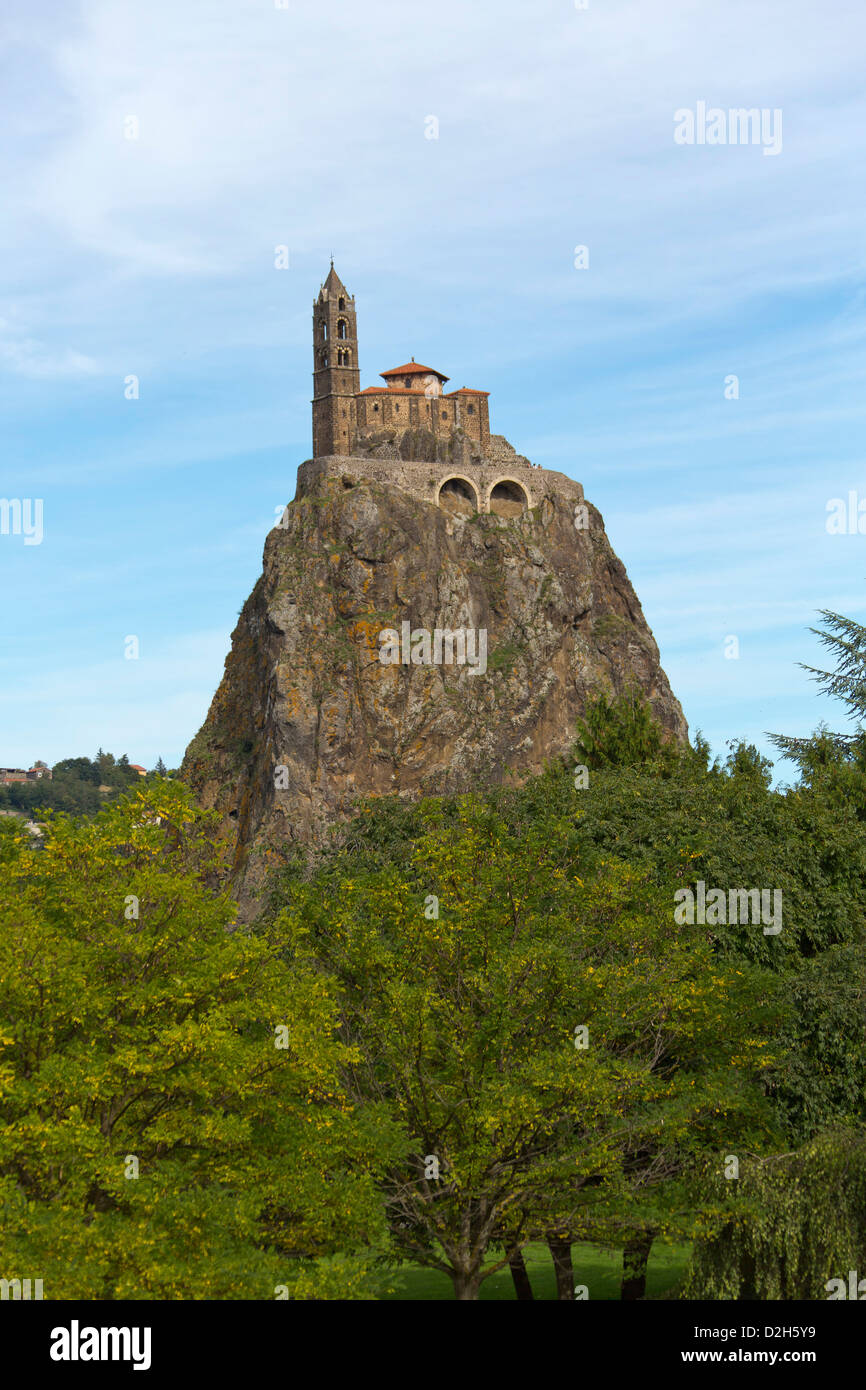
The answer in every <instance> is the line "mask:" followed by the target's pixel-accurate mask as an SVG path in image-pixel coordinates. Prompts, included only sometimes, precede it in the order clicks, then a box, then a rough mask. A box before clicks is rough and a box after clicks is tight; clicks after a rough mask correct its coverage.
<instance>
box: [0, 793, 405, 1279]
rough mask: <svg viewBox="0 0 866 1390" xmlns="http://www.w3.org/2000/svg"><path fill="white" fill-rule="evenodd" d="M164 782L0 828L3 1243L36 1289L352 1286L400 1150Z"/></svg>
mask: <svg viewBox="0 0 866 1390" xmlns="http://www.w3.org/2000/svg"><path fill="white" fill-rule="evenodd" d="M214 834H215V827H214V822H213V818H212V817H211V816H209V815H206V814H204V813H201V812H199V811H198V810H196V808H195V807H194V805H193V803H192V801H191V799H190V797H189V794H188V793H187V792H186V791H185V789H184V788H183V787H182V786H181V785H180V784H179V783H174V782H158V783H152V784H149V785H148V786H147V787H140V788H137V789H136V791H135V792H134V793H133V794H131V795H130V796H129V797H127V798H125V799H123V800H121V801H118V802H117V803H113V804H111V805H109V806H107V807H105V808H104V809H103V810H102V811H101V812H100V814H99V815H98V816H96V817H95V818H94V819H93V820H73V819H69V818H67V817H65V816H58V817H56V818H51V819H50V821H49V823H48V826H47V829H46V844H45V848H44V849H43V850H41V851H40V852H38V853H35V852H32V851H31V850H29V849H28V848H27V847H26V845H25V842H24V839H23V837H22V836H21V835H20V834H18V835H17V836H15V835H14V834H13V835H10V834H9V833H8V832H7V833H6V835H4V837H3V839H2V850H0V852H2V854H3V856H4V865H3V867H4V873H3V889H4V894H3V901H2V904H0V1043H2V1047H0V1122H2V1124H0V1243H2V1249H3V1257H4V1269H5V1270H6V1271H7V1272H11V1273H14V1272H15V1271H17V1270H22V1271H26V1272H27V1273H30V1272H35V1273H36V1274H37V1275H38V1276H39V1277H43V1278H44V1282H45V1291H46V1296H47V1297H49V1298H85V1299H126V1298H172V1299H176V1298H182V1299H203V1298H229V1299H238V1298H257V1299H258V1298H272V1297H274V1296H275V1289H277V1288H283V1287H285V1289H286V1290H287V1291H288V1292H289V1294H290V1295H291V1296H292V1297H308V1296H316V1297H322V1296H325V1297H340V1298H343V1297H352V1296H365V1295H366V1294H367V1293H368V1291H369V1288H370V1282H369V1280H370V1271H371V1261H372V1259H373V1258H374V1257H375V1255H376V1253H377V1251H378V1250H380V1249H381V1248H382V1245H383V1242H384V1239H385V1225H384V1219H383V1213H382V1205H381V1199H380V1197H379V1194H378V1191H377V1189H376V1186H375V1177H376V1175H377V1173H378V1172H379V1170H380V1169H381V1168H382V1166H383V1164H384V1163H385V1162H386V1161H392V1160H393V1157H394V1155H395V1153H398V1152H400V1151H401V1139H400V1136H399V1134H398V1132H397V1130H396V1128H395V1126H394V1125H393V1124H392V1123H391V1122H389V1121H387V1120H386V1119H385V1118H384V1117H383V1116H382V1114H381V1113H380V1111H378V1110H377V1109H376V1107H368V1108H366V1109H365V1111H364V1114H363V1115H361V1116H359V1115H357V1114H356V1113H355V1111H354V1108H353V1106H352V1104H351V1102H350V1100H349V1099H348V1098H347V1096H346V1095H345V1093H344V1092H343V1091H342V1089H341V1086H340V1083H339V1075H340V1072H341V1070H342V1069H345V1068H346V1067H347V1066H349V1065H350V1064H351V1062H352V1061H353V1056H354V1054H353V1053H352V1051H351V1049H350V1048H349V1047H348V1046H347V1044H346V1043H345V1042H344V1041H341V1040H340V1038H339V1037H338V1035H337V1031H336V1029H337V1024H338V1022H339V1018H338V1012H337V1002H336V999H335V997H334V995H333V992H332V991H331V989H330V987H329V985H328V982H327V981H326V980H325V979H324V978H323V977H318V978H312V977H310V976H299V975H296V974H293V973H292V972H291V971H290V970H288V969H287V967H286V965H285V963H284V962H283V960H282V959H281V956H280V953H279V950H278V945H277V943H276V942H275V941H274V940H273V939H272V938H271V937H270V936H269V934H268V933H267V931H265V932H262V933H260V934H258V935H251V934H250V933H249V932H248V931H246V930H243V929H241V928H239V927H237V925H236V924H235V915H236V909H235V905H234V904H233V903H232V901H231V900H230V898H229V897H228V896H226V895H216V896H215V895H213V894H212V893H211V892H209V891H208V890H207V889H206V888H205V887H204V886H203V881H202V880H203V877H204V876H205V875H207V874H208V873H209V872H211V871H212V870H213V868H214V867H215V855H216V850H215V846H214Z"/></svg>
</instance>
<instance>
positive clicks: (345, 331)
mask: <svg viewBox="0 0 866 1390" xmlns="http://www.w3.org/2000/svg"><path fill="white" fill-rule="evenodd" d="M348 336H349V325H348V324H347V323H346V320H345V319H337V337H338V338H348Z"/></svg>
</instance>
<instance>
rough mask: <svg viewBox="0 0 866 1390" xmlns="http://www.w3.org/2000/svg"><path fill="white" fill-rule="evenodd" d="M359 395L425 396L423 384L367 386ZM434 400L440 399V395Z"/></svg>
mask: <svg viewBox="0 0 866 1390" xmlns="http://www.w3.org/2000/svg"><path fill="white" fill-rule="evenodd" d="M358 395H359V396H423V395H424V387H423V386H366V387H365V388H364V390H363V391H359V392H358ZM434 400H439V397H438V396H435V397H434Z"/></svg>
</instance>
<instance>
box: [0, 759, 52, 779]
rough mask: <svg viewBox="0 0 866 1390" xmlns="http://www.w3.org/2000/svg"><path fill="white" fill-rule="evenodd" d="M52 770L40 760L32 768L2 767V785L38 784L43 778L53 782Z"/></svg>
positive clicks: (0, 777)
mask: <svg viewBox="0 0 866 1390" xmlns="http://www.w3.org/2000/svg"><path fill="white" fill-rule="evenodd" d="M51 776H52V774H51V768H50V767H49V766H48V764H47V763H43V762H41V761H40V760H39V759H38V758H37V760H36V762H35V763H34V764H33V766H32V767H31V768H27V769H25V768H23V767H0V783H5V784H7V785H8V784H9V783H10V782H38V781H39V780H40V779H41V778H45V779H46V780H47V781H49V782H50V781H51Z"/></svg>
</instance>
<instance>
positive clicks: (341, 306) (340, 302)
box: [337, 295, 346, 309]
mask: <svg viewBox="0 0 866 1390" xmlns="http://www.w3.org/2000/svg"><path fill="white" fill-rule="evenodd" d="M345 307H346V301H345V299H344V298H343V296H342V295H341V296H340V298H339V299H338V300H337V308H338V309H345Z"/></svg>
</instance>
